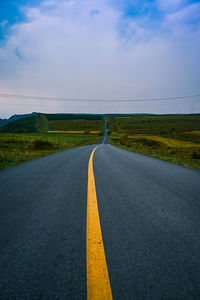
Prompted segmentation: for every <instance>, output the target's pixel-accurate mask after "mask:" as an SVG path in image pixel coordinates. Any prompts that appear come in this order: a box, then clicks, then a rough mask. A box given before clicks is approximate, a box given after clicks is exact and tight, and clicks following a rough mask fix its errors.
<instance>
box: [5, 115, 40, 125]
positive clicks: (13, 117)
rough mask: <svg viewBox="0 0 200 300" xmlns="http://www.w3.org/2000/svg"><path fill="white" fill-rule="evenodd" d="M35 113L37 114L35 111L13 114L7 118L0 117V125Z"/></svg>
mask: <svg viewBox="0 0 200 300" xmlns="http://www.w3.org/2000/svg"><path fill="white" fill-rule="evenodd" d="M36 114H37V113H36V112H32V113H31V114H23V115H13V116H11V117H10V118H9V119H0V127H2V126H5V125H6V124H8V123H10V122H13V121H17V120H19V119H23V118H26V117H32V116H34V115H36Z"/></svg>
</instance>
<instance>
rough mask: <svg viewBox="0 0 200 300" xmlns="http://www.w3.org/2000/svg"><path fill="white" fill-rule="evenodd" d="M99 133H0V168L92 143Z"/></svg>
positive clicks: (96, 139)
mask: <svg viewBox="0 0 200 300" xmlns="http://www.w3.org/2000/svg"><path fill="white" fill-rule="evenodd" d="M99 138H100V136H99V134H74V133H73V134H69V133H67V134H66V133H0V169H4V168H7V167H10V166H14V165H16V164H19V163H21V162H24V161H27V160H32V159H35V158H38V157H41V156H44V155H47V154H51V153H53V152H57V151H61V150H65V149H69V148H73V147H78V146H83V145H89V144H94V143H96V142H97V141H98V140H99Z"/></svg>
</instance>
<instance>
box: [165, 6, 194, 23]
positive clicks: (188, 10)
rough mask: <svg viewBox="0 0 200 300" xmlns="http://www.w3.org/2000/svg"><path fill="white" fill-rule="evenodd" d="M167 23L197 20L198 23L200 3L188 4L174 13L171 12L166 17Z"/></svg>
mask: <svg viewBox="0 0 200 300" xmlns="http://www.w3.org/2000/svg"><path fill="white" fill-rule="evenodd" d="M166 20H167V22H168V23H171V24H175V25H177V24H180V25H183V24H187V23H191V22H195V23H196V22H197V21H199V24H200V3H194V4H191V5H188V6H186V7H184V8H182V9H180V10H178V11H177V12H175V13H171V14H169V15H168V16H167V18H166Z"/></svg>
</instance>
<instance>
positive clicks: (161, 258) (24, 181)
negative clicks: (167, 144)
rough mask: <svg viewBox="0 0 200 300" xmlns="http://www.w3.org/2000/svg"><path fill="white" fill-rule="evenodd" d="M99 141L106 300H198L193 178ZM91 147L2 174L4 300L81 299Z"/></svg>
mask: <svg viewBox="0 0 200 300" xmlns="http://www.w3.org/2000/svg"><path fill="white" fill-rule="evenodd" d="M101 142H104V144H102V145H100V146H99V147H98V149H96V151H95V153H94V158H93V165H94V176H95V182H96V193H97V200H98V207H99V216H100V223H101V231H102V236H103V242H104V248H105V255H106V261H107V267H108V272H109V278H110V285H111V289H112V296H113V299H129V300H130V299H133V300H134V299H136V300H137V299H138V300H140V299H141V300H143V299H145V300H146V299H156V300H157V299H158V300H165V299H166V300H172V299H173V300H179V299H180V300H183V299H184V300H189V299H200V172H199V171H196V170H192V169H188V168H185V167H181V166H178V165H175V164H171V163H167V162H164V161H161V160H157V159H153V158H150V157H146V156H142V155H139V154H135V153H131V152H128V151H125V150H122V149H120V148H116V147H114V146H111V145H110V144H108V139H107V136H106V135H105V136H104V137H103V138H102V140H101ZM95 147H96V145H92V146H84V147H79V148H74V149H71V150H66V151H63V152H59V153H56V154H52V155H49V156H46V157H43V158H40V159H36V160H34V161H30V162H26V163H23V164H21V165H18V166H15V167H12V168H9V169H6V170H3V171H1V172H0V299H1V300H4V299H20V300H21V299H86V298H87V279H86V214H87V213H86V212H87V182H88V161H89V158H90V155H91V153H92V150H93V149H94V148H95ZM100 300H101V299H100Z"/></svg>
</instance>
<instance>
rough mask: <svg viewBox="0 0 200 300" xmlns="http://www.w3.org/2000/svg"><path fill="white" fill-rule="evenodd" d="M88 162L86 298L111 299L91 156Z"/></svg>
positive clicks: (89, 299) (91, 299)
mask: <svg viewBox="0 0 200 300" xmlns="http://www.w3.org/2000/svg"><path fill="white" fill-rule="evenodd" d="M98 147H99V146H97V147H96V148H95V149H94V150H93V151H92V154H91V156H90V159H89V164H88V193H87V233H86V234H87V236H86V241H87V242H86V244H87V245H86V250H87V299H88V300H96V299H98V300H101V299H102V300H104V299H109V300H110V299H111V300H112V299H113V298H112V291H111V286H110V280H109V275H108V268H107V263H106V257H105V251H104V245H103V238H102V233H101V225H100V220H99V212H98V204H97V195H96V187H95V179H94V171H93V156H94V152H95V150H96V149H97V148H98Z"/></svg>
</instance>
